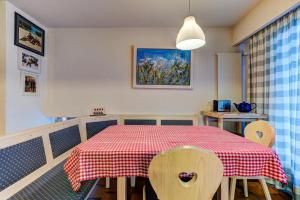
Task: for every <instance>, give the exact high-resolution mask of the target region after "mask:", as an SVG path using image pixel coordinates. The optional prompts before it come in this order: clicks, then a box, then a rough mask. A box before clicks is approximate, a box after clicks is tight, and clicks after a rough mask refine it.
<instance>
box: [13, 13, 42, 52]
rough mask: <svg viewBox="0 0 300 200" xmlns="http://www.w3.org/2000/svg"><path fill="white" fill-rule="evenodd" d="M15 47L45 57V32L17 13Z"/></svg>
mask: <svg viewBox="0 0 300 200" xmlns="http://www.w3.org/2000/svg"><path fill="white" fill-rule="evenodd" d="M15 45H16V46H19V47H21V48H24V49H26V50H29V51H31V52H34V53H36V54H39V55H41V56H44V54H45V30H44V29H42V28H41V27H39V26H37V25H35V24H34V23H32V22H31V21H29V20H28V19H26V18H24V17H23V16H22V15H20V14H18V13H16V12H15Z"/></svg>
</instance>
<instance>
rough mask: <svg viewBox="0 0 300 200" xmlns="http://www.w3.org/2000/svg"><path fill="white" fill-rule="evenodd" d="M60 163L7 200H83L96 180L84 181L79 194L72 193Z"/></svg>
mask: <svg viewBox="0 0 300 200" xmlns="http://www.w3.org/2000/svg"><path fill="white" fill-rule="evenodd" d="M65 162H66V161H63V162H61V163H60V164H58V165H57V166H55V167H54V168H52V169H51V170H50V171H48V172H46V173H45V174H44V175H42V176H41V177H39V178H38V179H37V180H35V181H34V182H33V183H31V184H29V185H28V186H26V187H25V188H24V189H22V190H21V191H19V192H18V193H16V194H15V195H13V196H12V197H11V198H9V200H41V199H43V200H61V199H64V200H83V199H85V197H86V196H87V195H88V193H89V191H90V190H91V189H92V187H93V185H94V184H95V182H96V180H93V181H85V182H84V183H82V185H81V189H80V191H79V192H74V191H73V190H72V188H71V185H70V183H69V181H68V178H67V174H66V173H65V171H64V164H65Z"/></svg>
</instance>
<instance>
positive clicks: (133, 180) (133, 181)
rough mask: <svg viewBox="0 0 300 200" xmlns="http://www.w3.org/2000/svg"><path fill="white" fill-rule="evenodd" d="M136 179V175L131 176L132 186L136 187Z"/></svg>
mask: <svg viewBox="0 0 300 200" xmlns="http://www.w3.org/2000/svg"><path fill="white" fill-rule="evenodd" d="M135 179H136V177H135V176H131V177H130V186H131V187H135Z"/></svg>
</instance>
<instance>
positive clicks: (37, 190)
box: [0, 117, 118, 200]
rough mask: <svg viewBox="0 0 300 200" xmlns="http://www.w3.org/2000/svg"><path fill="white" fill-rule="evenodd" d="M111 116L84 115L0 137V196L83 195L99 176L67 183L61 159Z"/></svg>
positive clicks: (12, 199) (55, 199) (111, 121)
mask: <svg viewBox="0 0 300 200" xmlns="http://www.w3.org/2000/svg"><path fill="white" fill-rule="evenodd" d="M117 120H118V119H117V118H114V117H87V118H81V119H73V120H68V121H65V122H59V123H55V124H52V125H46V126H42V127H39V128H35V129H31V130H27V131H24V132H22V133H19V134H17V135H12V136H6V137H2V138H0V160H1V162H0V196H1V199H9V200H23V199H30V200H40V199H44V200H60V199H70V200H71V199H72V200H81V199H86V198H87V197H88V196H89V193H90V192H91V190H92V189H93V187H94V186H95V184H96V183H97V181H98V180H92V181H85V182H84V183H83V185H82V187H81V189H80V191H79V192H74V191H73V190H72V188H71V186H70V183H69V181H68V178H67V174H66V173H65V172H64V163H65V161H66V159H67V157H68V155H69V154H70V153H71V151H72V150H73V148H74V147H75V146H77V145H78V144H80V143H81V142H82V141H85V140H86V139H87V138H90V137H92V136H94V135H95V134H97V133H99V132H100V131H102V130H103V129H105V128H106V127H108V126H111V125H115V124H117V123H118V121H117Z"/></svg>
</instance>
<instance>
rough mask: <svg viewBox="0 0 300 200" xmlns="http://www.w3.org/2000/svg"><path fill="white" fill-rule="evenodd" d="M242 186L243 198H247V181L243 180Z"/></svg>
mask: <svg viewBox="0 0 300 200" xmlns="http://www.w3.org/2000/svg"><path fill="white" fill-rule="evenodd" d="M243 185H244V195H245V197H248V183H247V179H243Z"/></svg>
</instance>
